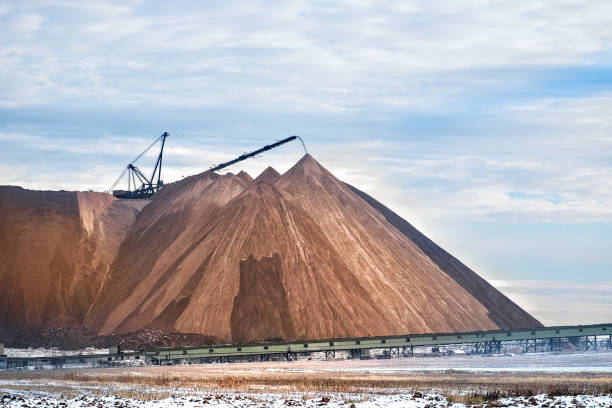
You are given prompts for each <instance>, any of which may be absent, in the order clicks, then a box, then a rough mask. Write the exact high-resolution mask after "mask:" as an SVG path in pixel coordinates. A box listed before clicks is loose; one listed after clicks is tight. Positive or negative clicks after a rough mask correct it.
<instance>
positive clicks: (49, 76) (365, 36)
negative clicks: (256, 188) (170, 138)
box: [0, 1, 612, 114]
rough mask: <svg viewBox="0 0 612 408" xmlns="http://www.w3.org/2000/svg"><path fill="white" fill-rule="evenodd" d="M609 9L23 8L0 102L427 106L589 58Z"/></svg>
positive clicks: (546, 5) (603, 39) (605, 43)
mask: <svg viewBox="0 0 612 408" xmlns="http://www.w3.org/2000/svg"><path fill="white" fill-rule="evenodd" d="M9 12H10V11H9ZM611 14H612V5H611V4H609V3H608V2H587V3H584V2H580V3H573V2H566V1H536V2H533V1H520V2H515V1H513V2H502V3H499V2H492V1H477V2H471V3H465V2H456V1H442V2H437V3H436V5H435V7H433V6H432V5H431V3H429V2H424V1H412V2H409V3H404V4H403V5H402V6H401V7H399V6H397V5H393V4H391V5H385V4H381V3H380V2H363V3H359V4H357V3H355V2H337V3H332V4H328V5H319V4H316V3H305V2H298V1H289V2H283V3H270V2H267V1H255V2H252V1H248V2H247V1H245V2H241V3H239V4H236V3H232V4H231V5H226V4H225V3H222V2H209V3H207V4H206V5H205V6H202V7H193V5H183V6H181V5H180V4H179V5H174V6H173V7H167V8H166V7H165V6H164V5H163V4H162V5H157V6H152V5H145V4H140V3H139V2H127V3H123V2H121V3H117V2H106V1H92V2H79V3H74V2H60V1H57V2H41V3H36V2H33V3H31V2H28V3H24V4H20V5H19V6H18V7H16V8H15V10H13V11H12V14H11V16H10V17H6V18H8V19H10V20H11V21H13V22H17V21H18V20H19V19H23V18H26V17H23V16H30V17H27V19H29V22H28V23H27V24H16V25H10V26H9V27H7V28H5V30H4V32H3V37H4V40H3V41H2V42H1V44H2V45H1V48H2V50H3V52H2V54H3V55H2V56H3V68H2V69H1V70H0V77H1V78H2V80H3V83H11V84H12V86H10V87H9V88H8V89H6V90H5V92H3V95H2V96H1V99H0V105H1V106H11V107H15V106H27V105H31V104H39V103H41V102H42V103H44V104H51V103H58V102H63V103H79V102H82V101H89V102H92V103H93V102H95V103H98V104H106V105H114V106H125V105H129V104H148V103H150V101H155V103H156V104H161V105H174V106H192V107H193V106H200V107H210V106H219V105H222V106H237V105H240V106H249V107H252V108H253V107H258V108H273V109H280V110H284V111H300V112H302V111H307V112H336V113H343V114H344V113H347V112H363V111H365V110H372V109H373V108H375V110H384V109H391V110H419V109H426V108H432V107H436V106H439V105H440V104H447V103H450V102H451V101H454V100H455V98H456V97H457V96H458V95H461V94H464V93H465V92H473V91H476V90H479V89H480V90H487V89H490V88H491V87H496V86H506V85H507V84H506V78H503V79H500V78H499V76H498V74H497V73H495V69H496V68H500V67H504V68H507V67H520V66H533V65H546V66H551V65H555V64H585V63H591V62H593V61H594V60H595V59H596V58H597V55H598V54H599V53H601V52H604V51H606V50H608V49H609V44H610V41H611V40H612V28H611V27H610V24H609V21H608V20H609V19H608V16H609V15H611ZM34 16H37V17H36V18H34ZM40 16H44V18H46V19H47V20H49V21H53V24H41V21H40ZM18 27H21V28H25V27H30V28H31V29H33V30H30V31H35V32H36V33H37V34H36V37H35V38H34V39H32V38H24V37H23V36H21V35H20V34H19V29H18ZM32 59H35V60H36V63H32ZM487 70H488V71H489V72H488V73H487ZM31 78H41V79H42V81H40V82H32V81H31ZM519 81H520V80H519ZM24 89H27V91H24Z"/></svg>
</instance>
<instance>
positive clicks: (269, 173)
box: [255, 166, 281, 184]
mask: <svg viewBox="0 0 612 408" xmlns="http://www.w3.org/2000/svg"><path fill="white" fill-rule="evenodd" d="M280 177H281V174H280V173H279V172H278V171H276V170H275V169H274V168H273V167H271V166H268V167H267V168H266V169H265V170H264V171H262V172H261V174H260V175H259V176H257V178H256V179H255V183H268V184H274V183H276V180H278V179H279V178H280Z"/></svg>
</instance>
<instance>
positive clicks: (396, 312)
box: [85, 155, 539, 342]
mask: <svg viewBox="0 0 612 408" xmlns="http://www.w3.org/2000/svg"><path fill="white" fill-rule="evenodd" d="M275 173H276V172H275V171H273V170H272V169H268V170H266V171H264V172H263V173H262V175H260V177H258V178H257V179H255V182H254V183H247V182H245V177H244V175H243V176H242V177H238V176H235V175H232V174H225V175H223V176H220V175H217V174H211V173H203V174H201V175H199V176H194V177H191V178H188V179H185V180H182V181H181V182H179V183H175V184H171V185H168V186H166V188H165V189H164V190H162V191H161V192H160V193H159V194H158V195H157V196H156V197H155V198H154V199H153V201H152V202H151V204H150V205H149V206H147V207H146V208H145V209H144V210H143V211H142V214H141V216H140V217H139V218H138V220H137V221H136V223H135V224H134V225H133V227H132V229H131V230H130V233H129V234H128V237H127V239H126V240H125V242H124V243H123V244H122V246H121V249H120V251H119V256H118V257H117V259H116V260H115V262H114V263H113V265H112V267H111V271H110V274H109V279H108V283H107V284H106V285H105V286H104V288H103V291H102V293H101V296H100V297H99V298H98V299H97V300H96V302H95V304H94V305H93V307H92V309H91V312H90V313H89V314H88V315H87V317H86V318H85V324H86V326H87V327H88V328H89V329H90V330H93V331H97V332H98V333H99V334H109V333H115V332H117V333H128V332H134V331H138V330H141V329H143V328H158V329H163V330H175V331H179V332H191V333H202V334H206V335H209V336H212V337H215V338H218V339H220V340H221V341H228V342H229V341H262V340H267V339H272V338H279V337H280V338H283V339H288V340H290V339H304V338H333V337H351V336H370V335H389V334H403V333H424V332H452V331H469V330H484V329H496V328H499V327H504V328H513V327H533V326H538V325H539V323H538V322H537V321H536V320H535V319H533V318H532V317H531V316H529V315H528V314H527V313H525V312H523V311H522V310H521V309H520V308H518V307H517V306H516V305H514V304H513V303H512V302H510V301H509V300H508V299H507V298H505V297H504V296H503V295H501V293H499V292H497V291H495V289H493V288H492V287H491V286H490V285H488V284H487V283H486V282H485V281H484V280H482V279H480V278H478V277H477V276H476V275H475V274H473V276H469V279H463V280H462V279H460V277H457V275H452V274H449V273H448V271H447V270H445V269H444V268H441V267H440V265H441V264H442V262H440V261H439V259H437V258H435V257H433V256H430V255H428V253H427V252H426V251H425V250H424V249H423V248H422V247H421V246H420V245H419V244H418V243H417V242H415V241H414V240H413V239H411V237H410V236H409V235H407V234H406V233H405V232H403V231H402V230H401V229H400V228H399V227H398V226H397V225H395V224H397V223H395V224H394V223H392V222H390V221H389V220H388V218H387V217H386V216H385V214H384V213H383V212H381V209H379V208H376V207H375V206H372V205H371V204H370V203H368V201H366V200H364V198H362V195H360V194H358V193H356V192H355V191H354V190H353V189H351V188H349V187H348V186H346V185H345V184H344V183H342V182H341V181H339V180H338V179H336V178H335V177H334V176H333V175H332V174H331V173H330V172H329V171H327V170H326V169H325V168H323V167H322V166H321V165H320V164H319V163H318V162H317V161H316V160H315V159H314V158H312V157H311V156H310V155H306V156H305V157H304V158H303V159H302V160H300V162H298V163H297V164H296V165H295V166H294V167H293V168H292V169H290V170H289V171H288V172H287V173H285V174H283V175H282V176H280V177H277V176H276V174H275ZM247 180H248V179H247ZM425 249H427V248H425ZM470 272H471V271H470ZM246 282H248V287H244V285H243V283H244V284H246ZM481 292H486V293H489V294H488V295H484V296H483V295H482V294H481ZM491 293H493V295H491ZM483 299H485V300H483ZM486 299H493V301H487V300H486ZM487 302H488V303H487ZM504 310H506V312H507V315H508V316H507V317H506V318H505V320H502V319H499V318H496V316H498V315H499V314H500V312H503V311H504ZM492 311H493V312H492ZM286 320H288V321H286ZM237 322H239V324H237Z"/></svg>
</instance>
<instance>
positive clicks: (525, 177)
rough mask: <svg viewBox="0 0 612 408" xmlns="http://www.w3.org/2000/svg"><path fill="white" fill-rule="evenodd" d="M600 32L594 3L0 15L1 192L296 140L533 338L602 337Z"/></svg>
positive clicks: (127, 5) (604, 97)
mask: <svg viewBox="0 0 612 408" xmlns="http://www.w3.org/2000/svg"><path fill="white" fill-rule="evenodd" d="M611 18H612V2H609V1H605V0H600V1H597V0H595V1H581V0H578V1H573V0H562V1H561V0H546V1H538V0H529V1H523V0H512V1H509V0H508V1H507V0H498V1H484V0H473V1H448V0H442V1H437V2H433V3H432V2H429V1H404V2H385V1H366V0H351V1H326V2H319V1H314V2H305V1H291V0H289V1H283V2H274V1H259V0H249V1H234V2H225V1H208V2H197V1H175V2H165V1H140V0H124V1H116V2H115V1H99V0H90V1H87V2H72V1H63V0H45V1H37V0H29V1H28V0H26V1H21V2H14V1H2V0H0V26H2V27H3V28H2V34H0V55H1V61H2V63H1V64H0V84H2V85H1V88H0V89H1V90H2V92H0V146H2V148H1V149H0V184H11V185H20V186H23V187H24V188H30V189H52V190H60V189H63V190H88V189H92V190H96V191H105V190H108V189H109V188H110V186H111V185H112V184H113V182H114V181H115V179H116V178H117V177H118V176H119V174H120V173H121V171H122V170H123V168H124V167H125V166H126V164H127V163H129V162H130V161H131V160H132V159H133V158H134V157H135V156H137V155H138V154H139V153H140V152H141V151H143V150H144V149H145V148H146V147H147V146H148V145H149V144H150V143H151V142H152V141H153V140H154V139H155V138H156V137H158V136H159V135H160V134H161V133H162V132H164V131H168V132H169V133H170V137H169V138H168V141H167V146H166V149H165V151H164V170H163V179H164V180H165V181H166V182H170V181H174V180H178V179H180V178H181V177H182V176H186V175H189V174H196V173H199V172H201V171H204V170H206V169H207V168H209V167H210V166H212V165H213V164H218V163H219V162H222V161H224V160H228V159H231V158H233V157H234V156H236V155H237V154H240V153H243V152H246V151H250V150H253V149H256V148H258V147H260V146H262V145H264V144H267V143H270V142H272V141H275V140H279V139H282V138H285V137H287V136H290V135H294V134H297V135H300V136H301V137H302V138H303V139H304V142H305V144H306V148H307V149H308V152H309V153H311V154H312V155H313V156H314V157H315V158H316V159H317V160H318V161H319V162H321V164H322V165H323V166H325V167H326V168H328V169H329V170H330V171H332V172H333V173H334V174H335V175H336V176H338V177H339V178H341V179H342V180H343V181H346V182H349V183H351V184H353V185H355V186H356V187H358V188H360V189H362V190H364V191H366V192H368V193H369V194H371V195H372V196H374V197H375V198H377V199H378V200H379V201H381V202H383V203H384V204H386V205H387V206H389V207H390V208H392V209H393V210H394V211H396V212H397V213H398V214H400V215H401V216H403V217H404V218H405V219H407V220H408V221H410V222H411V223H413V224H414V225H415V226H416V227H417V228H419V229H420V230H421V231H422V232H424V233H426V234H427V235H428V236H429V237H430V238H432V239H433V240H434V241H435V242H437V243H438V244H440V245H441V246H442V247H444V248H445V249H447V250H448V251H449V252H451V253H452V254H454V255H455V256H456V257H457V258H459V259H460V260H462V261H463V262H464V263H465V264H467V265H468V266H470V267H471V268H472V269H473V270H475V271H476V272H478V273H479V274H480V275H482V276H483V277H485V278H486V279H489V280H490V281H491V282H492V283H494V284H495V285H496V286H497V287H498V288H499V289H500V290H502V291H503V292H504V293H505V294H507V295H508V296H509V297H510V298H511V299H513V300H514V301H516V302H517V303H519V304H520V305H521V306H523V307H524V308H525V309H526V310H528V311H529V312H530V313H532V314H533V315H534V316H535V317H536V318H538V319H540V320H541V321H542V322H543V323H545V324H580V323H584V324H588V323H603V322H612V24H610V19H611ZM156 150H157V148H153V149H151V151H150V152H149V154H147V155H145V156H144V157H143V158H141V159H140V160H139V161H138V163H137V164H138V166H139V167H140V168H141V169H142V170H143V171H145V173H146V172H150V171H151V168H152V164H153V161H154V159H155V155H156V154H157V152H156ZM303 154H304V150H303V148H302V147H301V145H299V144H298V143H295V142H293V143H290V144H287V145H284V146H283V147H281V148H278V149H276V150H275V151H273V152H270V153H267V154H266V155H264V156H262V157H259V158H256V159H253V160H251V161H248V162H244V163H243V164H241V165H239V166H234V167H232V168H231V169H230V171H233V172H237V171H239V170H241V169H244V170H246V171H248V172H249V173H251V174H252V175H253V176H255V175H257V174H258V172H260V171H262V170H263V169H264V168H265V167H267V166H268V165H272V166H273V167H275V168H276V169H277V170H279V171H281V172H282V171H285V170H287V169H288V168H289V167H291V165H292V164H293V163H295V162H296V161H297V160H298V159H299V158H300V157H301V156H302V155H303Z"/></svg>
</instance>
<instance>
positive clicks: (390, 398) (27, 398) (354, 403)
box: [0, 392, 612, 408]
mask: <svg viewBox="0 0 612 408" xmlns="http://www.w3.org/2000/svg"><path fill="white" fill-rule="evenodd" d="M0 398H1V399H0V406H2V407H19V408H21V407H26V406H67V407H98V408H102V407H119V406H120V407H139V408H158V407H182V408H191V407H193V408H195V407H202V406H203V405H213V406H218V407H286V406H293V407H322V406H325V407H356V408H374V407H391V408H395V407H397V408H399V407H406V408H412V407H415V408H416V407H418V408H426V407H428V408H433V407H448V406H453V407H456V408H462V407H466V406H470V405H466V404H463V403H455V402H453V400H451V401H449V400H448V399H447V398H446V397H444V396H443V395H440V394H436V393H425V394H423V393H414V394H399V395H375V394H374V395H369V394H365V395H364V394H361V395H359V394H352V395H346V394H344V395H343V394H322V395H300V394H208V395H206V394H202V395H191V396H172V397H168V398H164V399H159V400H153V401H140V400H136V399H131V398H117V397H114V396H106V397H103V396H80V397H76V398H71V399H64V398H62V397H58V396H53V395H49V394H46V393H41V392H39V393H31V392H30V393H21V392H12V393H10V394H4V395H3V396H1V397H0ZM479 406H481V407H482V406H483V405H482V404H479ZM488 406H495V407H551V406H555V407H560V408H561V407H593V408H595V407H610V406H612V396H610V395H607V396H589V395H579V396H555V397H552V396H551V397H549V396H547V395H537V396H534V397H514V398H501V399H499V400H497V401H491V402H489V403H488Z"/></svg>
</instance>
